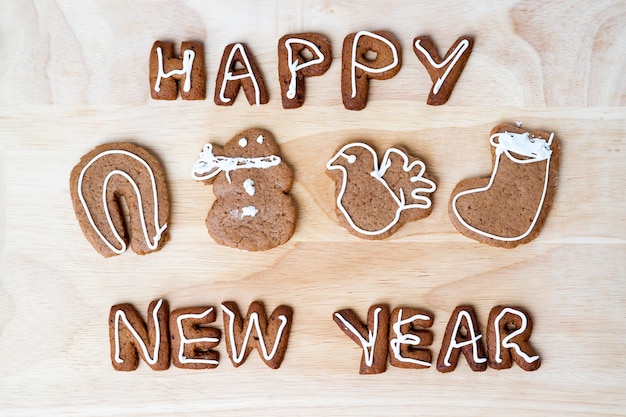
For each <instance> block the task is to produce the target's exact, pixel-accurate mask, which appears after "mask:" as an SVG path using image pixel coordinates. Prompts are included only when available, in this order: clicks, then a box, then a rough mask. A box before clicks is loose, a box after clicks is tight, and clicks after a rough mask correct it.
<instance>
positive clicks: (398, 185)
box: [326, 142, 437, 239]
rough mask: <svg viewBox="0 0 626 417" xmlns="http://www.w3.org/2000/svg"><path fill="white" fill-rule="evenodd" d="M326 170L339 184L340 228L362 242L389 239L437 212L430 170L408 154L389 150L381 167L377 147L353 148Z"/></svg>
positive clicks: (358, 145) (346, 149)
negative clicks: (434, 211) (432, 195)
mask: <svg viewBox="0 0 626 417" xmlns="http://www.w3.org/2000/svg"><path fill="white" fill-rule="evenodd" d="M326 169H327V171H326V173H327V174H328V175H329V176H330V177H331V178H333V179H334V180H335V196H336V202H337V208H336V212H337V217H338V218H339V222H340V223H341V225H342V226H344V227H345V228H346V229H348V231H350V233H352V234H354V235H356V236H358V237H361V238H364V239H384V238H386V237H388V236H390V235H392V234H393V233H395V232H396V231H397V230H398V229H399V228H400V227H401V226H402V225H403V224H404V223H406V222H409V221H416V220H420V219H423V218H425V217H427V216H428V215H429V214H430V212H431V211H432V201H431V199H430V194H431V193H433V192H434V191H435V189H436V188H437V187H436V185H435V183H434V181H433V180H432V178H431V177H429V176H428V175H426V174H425V172H426V165H425V164H424V163H423V162H422V161H420V160H419V159H417V158H415V157H412V156H410V155H409V154H408V153H407V152H406V151H405V150H404V149H403V148H400V147H392V148H389V149H387V150H386V151H385V154H384V156H383V158H382V161H381V162H380V165H379V162H378V155H377V154H376V151H375V150H374V149H373V148H372V147H371V146H369V145H367V144H365V143H360V142H354V143H349V144H347V145H344V146H343V147H341V148H340V149H339V150H338V151H337V152H336V153H335V155H334V156H333V157H332V158H331V159H330V161H328V163H327V164H326Z"/></svg>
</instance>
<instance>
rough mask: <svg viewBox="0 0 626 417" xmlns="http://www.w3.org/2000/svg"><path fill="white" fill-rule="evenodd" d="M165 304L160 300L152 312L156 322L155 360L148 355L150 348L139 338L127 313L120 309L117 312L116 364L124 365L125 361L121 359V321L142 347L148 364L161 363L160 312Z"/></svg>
mask: <svg viewBox="0 0 626 417" xmlns="http://www.w3.org/2000/svg"><path fill="white" fill-rule="evenodd" d="M162 304H163V299H160V300H159V301H158V302H157V304H156V306H155V307H154V310H152V319H153V320H154V330H155V337H156V340H155V341H154V354H153V356H154V357H153V358H151V357H150V354H149V353H148V347H147V346H146V344H145V343H144V341H143V339H142V338H141V337H140V336H139V333H137V331H136V330H135V328H134V327H133V326H132V325H131V324H130V322H129V321H128V317H126V313H125V312H124V310H122V309H118V310H117V311H116V312H115V362H117V363H124V360H123V359H122V358H120V331H119V322H120V319H122V320H123V321H124V325H125V326H126V328H127V329H128V330H129V331H130V332H131V334H132V335H133V337H134V338H135V340H137V343H139V345H140V346H141V351H142V352H143V356H144V358H145V360H146V362H147V363H148V364H150V365H154V364H156V363H157V362H158V361H159V350H160V346H161V329H160V327H159V318H158V314H159V310H160V309H161V305H162Z"/></svg>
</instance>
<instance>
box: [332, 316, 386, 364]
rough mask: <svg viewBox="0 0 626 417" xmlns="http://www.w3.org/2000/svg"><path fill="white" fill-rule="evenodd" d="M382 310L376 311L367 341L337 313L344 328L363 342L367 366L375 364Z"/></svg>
mask: <svg viewBox="0 0 626 417" xmlns="http://www.w3.org/2000/svg"><path fill="white" fill-rule="evenodd" d="M382 310H383V309H382V307H377V308H376V309H375V310H374V324H373V330H368V335H367V337H368V340H365V339H364V338H363V336H361V333H359V331H358V330H357V329H355V328H354V326H353V325H352V323H350V322H349V321H348V320H346V319H345V318H344V317H343V316H342V315H341V314H340V313H339V312H337V313H335V317H337V318H338V319H339V320H340V321H341V323H342V324H343V325H344V327H345V328H346V329H348V330H350V332H351V333H352V334H354V335H355V336H356V337H357V338H358V339H359V341H360V342H361V347H362V348H363V357H364V358H365V364H366V365H367V366H372V364H373V363H374V349H375V348H376V337H377V335H378V316H379V314H380V312H381V311H382ZM370 349H371V350H370Z"/></svg>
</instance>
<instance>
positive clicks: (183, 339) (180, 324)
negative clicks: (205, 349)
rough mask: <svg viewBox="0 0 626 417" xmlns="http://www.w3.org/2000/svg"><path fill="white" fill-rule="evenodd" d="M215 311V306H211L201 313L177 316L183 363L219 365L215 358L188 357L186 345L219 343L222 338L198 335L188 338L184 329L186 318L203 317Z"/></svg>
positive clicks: (180, 360)
mask: <svg viewBox="0 0 626 417" xmlns="http://www.w3.org/2000/svg"><path fill="white" fill-rule="evenodd" d="M212 311H213V307H209V308H208V309H206V310H205V311H204V312H202V313H200V314H194V313H188V314H181V315H180V316H178V317H177V318H176V325H177V326H178V334H179V335H180V349H179V350H178V361H179V362H180V363H181V364H187V363H207V364H211V365H217V364H218V363H219V361H217V360H214V359H196V358H188V357H186V356H185V345H188V344H192V343H202V342H207V343H219V341H220V339H219V338H216V337H198V338H194V339H187V337H186V336H185V332H184V331H183V320H185V319H197V320H199V319H203V318H205V317H206V316H208V315H209V314H211V312H212Z"/></svg>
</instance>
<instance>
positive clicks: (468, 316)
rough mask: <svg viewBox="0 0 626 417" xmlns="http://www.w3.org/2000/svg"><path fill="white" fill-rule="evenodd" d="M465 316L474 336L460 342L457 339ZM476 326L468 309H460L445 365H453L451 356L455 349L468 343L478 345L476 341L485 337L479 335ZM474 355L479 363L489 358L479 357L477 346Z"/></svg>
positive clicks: (475, 360) (473, 351) (444, 361)
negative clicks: (475, 329) (475, 330)
mask: <svg viewBox="0 0 626 417" xmlns="http://www.w3.org/2000/svg"><path fill="white" fill-rule="evenodd" d="M463 318H465V320H466V321H467V323H468V326H467V331H468V332H469V333H470V334H471V336H472V337H471V339H469V340H466V341H464V342H461V343H458V342H457V341H456V337H457V335H458V334H459V327H460V326H461V321H462V320H463ZM474 326H475V323H474V321H473V320H472V315H471V314H470V313H469V312H468V311H467V310H460V311H459V314H458V315H457V317H456V323H455V325H454V330H453V331H452V337H451V339H450V344H449V345H448V350H447V352H446V356H445V357H444V358H443V363H444V365H445V366H447V367H449V366H452V363H450V356H451V355H452V351H453V350H454V349H460V348H462V347H465V346H468V345H476V342H478V341H479V340H480V339H481V338H482V337H483V335H482V334H478V335H477V334H476V333H475V332H474ZM444 337H445V336H444ZM472 356H473V358H474V362H476V363H477V364H478V363H485V362H487V358H480V357H478V349H476V348H474V349H472Z"/></svg>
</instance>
